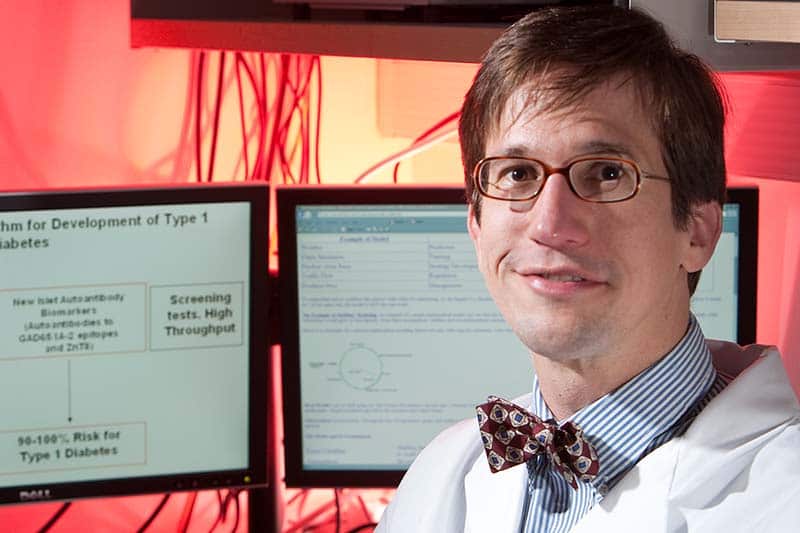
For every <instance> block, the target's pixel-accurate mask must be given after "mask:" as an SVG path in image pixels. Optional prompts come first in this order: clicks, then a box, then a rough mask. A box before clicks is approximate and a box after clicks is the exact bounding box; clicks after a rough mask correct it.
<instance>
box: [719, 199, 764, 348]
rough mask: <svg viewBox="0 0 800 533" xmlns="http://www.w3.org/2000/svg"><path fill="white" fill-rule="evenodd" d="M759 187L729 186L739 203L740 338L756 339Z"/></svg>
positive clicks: (742, 341) (748, 341)
mask: <svg viewBox="0 0 800 533" xmlns="http://www.w3.org/2000/svg"><path fill="white" fill-rule="evenodd" d="M758 198H759V195H758V188H756V187H729V188H728V191H727V199H726V203H735V204H738V205H739V257H738V259H739V262H738V266H739V273H738V279H737V284H738V289H739V293H738V304H737V324H736V342H737V343H738V344H741V345H743V346H744V345H748V344H753V343H754V342H756V319H757V316H758V315H757V307H758V305H757V295H758Z"/></svg>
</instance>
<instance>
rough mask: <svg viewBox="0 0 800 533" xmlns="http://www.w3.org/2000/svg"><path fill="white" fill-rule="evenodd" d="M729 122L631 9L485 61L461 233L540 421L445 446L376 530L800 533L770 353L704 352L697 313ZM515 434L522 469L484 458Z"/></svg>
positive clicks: (572, 14)
mask: <svg viewBox="0 0 800 533" xmlns="http://www.w3.org/2000/svg"><path fill="white" fill-rule="evenodd" d="M723 117H724V111H723V106H722V101H721V98H720V95H719V93H718V92H717V89H716V87H715V84H714V80H713V77H712V75H711V74H710V73H709V72H708V70H707V69H706V67H705V66H704V65H703V64H702V63H701V62H700V61H699V60H698V59H697V58H696V57H694V56H692V55H689V54H686V53H684V52H682V51H680V50H678V49H676V48H675V47H674V46H673V45H672V43H671V42H670V40H669V38H668V36H667V35H666V34H665V32H664V30H663V28H662V27H661V26H660V24H658V23H657V22H655V21H654V20H652V19H651V18H650V17H649V16H647V15H646V14H644V13H642V12H639V11H635V10H633V11H631V10H625V9H619V8H612V7H608V6H605V7H593V8H588V7H579V8H569V9H566V8H553V9H542V10H538V11H535V12H534V13H531V14H530V15H528V16H527V17H525V18H524V19H522V20H521V21H520V22H518V23H517V24H515V25H514V26H512V27H511V28H510V29H509V30H508V31H507V32H506V33H505V34H504V35H503V36H502V37H500V39H499V40H498V41H497V42H496V43H495V44H494V45H493V46H492V48H491V49H490V50H489V52H488V54H487V56H486V58H485V59H484V61H483V63H482V65H481V67H480V70H479V72H478V74H477V76H476V78H475V81H474V83H473V85H472V87H471V89H470V90H469V92H468V94H467V96H466V99H465V102H464V106H463V109H462V117H461V123H460V128H459V132H460V136H461V143H462V157H463V162H464V168H465V177H466V190H467V198H468V202H469V215H468V229H469V233H470V235H471V237H472V240H473V241H474V244H475V250H476V252H477V257H478V264H479V267H480V270H481V272H482V273H483V276H484V278H485V281H486V284H487V286H488V288H489V291H490V293H491V294H492V296H493V298H494V300H495V302H496V303H497V305H498V307H499V308H500V310H501V312H502V313H503V315H504V317H505V318H506V320H507V321H508V322H509V324H510V325H511V327H512V329H513V330H514V332H515V333H516V334H517V336H519V338H520V339H521V340H522V341H523V342H524V343H525V345H526V346H527V347H528V348H529V349H530V351H531V359H532V363H533V367H534V370H535V375H536V377H535V379H534V383H533V394H532V395H531V396H528V397H526V398H523V399H519V400H517V403H518V404H520V405H521V406H522V407H524V408H525V409H527V410H528V411H530V412H531V413H532V414H533V415H535V416H536V417H538V418H532V417H529V416H528V415H527V414H521V413H522V412H521V411H517V410H516V408H515V407H513V406H508V404H505V403H503V402H499V401H498V402H495V403H493V404H491V405H487V406H484V407H482V408H481V413H480V414H479V418H480V421H481V428H480V430H479V427H478V424H477V423H476V422H475V421H474V420H468V421H465V422H462V423H460V424H458V425H456V426H454V427H452V428H450V429H448V430H447V431H445V432H444V433H442V434H441V435H439V436H438V437H437V438H436V439H435V440H434V441H433V442H432V443H431V444H430V445H429V446H428V447H427V448H426V449H425V450H424V451H423V452H422V453H421V454H420V456H419V457H418V458H417V460H416V461H415V463H414V464H413V465H412V467H411V468H410V469H409V471H408V473H407V474H406V476H405V478H404V479H403V482H402V484H401V485H400V488H399V490H398V492H397V494H396V496H395V498H394V500H393V502H392V503H391V504H390V506H389V507H388V508H387V510H386V512H385V513H384V516H383V517H382V520H381V524H380V526H379V527H378V531H381V532H393V533H397V532H413V533H425V532H437V533H442V532H450V531H472V532H481V533H482V532H486V533H495V532H500V533H502V532H515V533H516V532H519V531H521V532H540V531H647V532H650V531H703V532H706V531H725V529H726V528H727V530H729V531H745V530H753V529H756V528H758V529H759V530H760V531H796V530H797V529H796V528H798V527H800V460H798V459H800V452H799V451H798V450H800V426H799V425H798V420H799V419H800V406H798V402H797V399H796V398H795V396H794V394H793V392H792V390H791V387H790V386H789V383H788V380H787V377H786V374H785V371H784V370H783V367H782V364H781V360H780V356H779V354H778V353H777V352H776V351H775V350H774V349H765V348H763V347H750V348H747V349H741V348H739V347H738V346H735V345H732V344H728V343H720V342H713V341H708V342H707V341H706V340H705V339H704V337H703V334H702V332H701V331H700V328H699V326H698V324H697V321H696V320H695V318H694V317H693V316H692V315H691V313H690V311H689V299H690V296H691V293H692V292H693V291H694V288H695V287H696V285H697V280H698V276H699V272H700V270H701V269H702V268H703V266H704V265H705V264H706V263H707V262H708V260H709V259H710V257H711V255H712V253H713V251H714V247H715V245H716V242H717V239H718V237H719V234H720V229H721V204H722V202H723V200H724V195H725V164H724V158H723V138H722V131H723ZM487 356H491V354H487ZM464 364H465V365H467V364H469V361H464ZM509 412H512V413H516V414H515V415H514V416H516V417H519V420H522V421H523V422H524V424H528V425H529V426H530V427H531V428H535V429H533V430H532V431H533V433H535V437H531V436H530V435H529V436H527V437H526V436H524V435H523V434H522V433H513V432H510V431H511V429H513V428H512V427H511V426H510V425H508V423H507V422H505V421H507V420H509V419H508V418H506V416H507V415H508V413H509ZM495 413H500V414H498V417H499V418H498V419H497V420H495V418H494V415H495ZM512 418H513V417H512ZM489 419H491V420H495V422H496V423H498V424H499V423H500V422H501V421H502V423H503V424H506V425H501V426H500V428H501V429H500V430H497V429H496V428H497V425H496V424H495V426H492V429H491V430H489V429H487V428H488V427H489V426H487V425H484V424H493V423H495V422H487V420H489ZM523 422H520V424H521V425H524V424H523ZM526 427H527V426H526ZM520 431H521V430H520ZM540 431H542V432H540ZM537 432H539V433H537ZM511 435H517V436H516V437H514V438H517V439H528V440H527V441H524V442H525V443H526V444H525V446H526V447H528V446H529V447H530V450H533V451H532V452H531V454H529V455H527V456H525V457H524V458H522V459H520V458H519V457H517V456H516V455H515V454H517V455H518V454H519V453H520V448H522V445H520V446H519V447H518V448H514V449H513V450H512V448H511V447H509V448H502V450H505V451H497V450H498V448H496V446H497V445H498V440H503V442H504V444H508V443H507V442H506V441H507V440H509V439H511ZM505 437H508V438H507V439H506V438H505ZM534 438H535V439H538V442H541V443H542V446H541V449H539V448H537V446H538V444H537V441H534V440H531V439H534ZM584 439H585V440H584ZM514 442H517V441H514ZM519 442H523V440H520V441H519ZM559 443H561V444H559ZM576 443H577V444H576ZM584 443H587V444H584ZM559 446H561V447H560V448H559ZM568 448H569V449H568ZM573 448H575V449H579V450H580V451H579V453H578V455H575V454H573V455H570V454H571V453H572V451H570V450H572V449H573ZM526 449H528V448H526ZM530 450H529V451H530ZM537 450H538V451H537ZM504 454H505V455H504ZM573 457H578V459H576V460H575V461H574V466H569V465H567V463H570V461H572V458H573ZM487 458H488V459H489V462H487ZM595 458H596V459H597V462H595V461H594V460H595ZM515 462H518V463H522V462H524V464H521V465H520V466H515V467H513V468H508V469H503V470H502V471H499V472H497V473H492V469H495V468H497V467H504V466H508V464H512V463H515ZM490 463H491V467H492V468H491V469H490ZM565 465H567V466H565Z"/></svg>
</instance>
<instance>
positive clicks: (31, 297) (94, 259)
mask: <svg viewBox="0 0 800 533" xmlns="http://www.w3.org/2000/svg"><path fill="white" fill-rule="evenodd" d="M268 198H269V194H268V188H267V186H266V185H250V184H248V185H236V186H235V185H203V186H177V185H176V186H168V187H155V188H146V187H141V188H139V187H137V188H115V189H107V190H97V191H41V192H35V193H19V192H14V193H0V323H2V324H3V333H4V334H3V335H2V336H0V503H17V502H24V501H38V500H58V499H75V498H84V497H93V496H109V495H123V494H140V493H151V492H168V491H175V490H194V489H203V488H219V487H233V486H243V487H248V486H260V485H263V484H265V483H266V480H267V454H266V446H267V435H266V431H267V429H266V428H267V393H266V384H267V383H268V378H269V376H268V366H267V339H266V335H265V331H266V329H267V328H266V327H265V322H266V319H267V305H268V303H269V301H268V298H267V287H266V285H267V275H268V274H267V224H268V222H267V221H268V216H267V209H268V205H269V204H268Z"/></svg>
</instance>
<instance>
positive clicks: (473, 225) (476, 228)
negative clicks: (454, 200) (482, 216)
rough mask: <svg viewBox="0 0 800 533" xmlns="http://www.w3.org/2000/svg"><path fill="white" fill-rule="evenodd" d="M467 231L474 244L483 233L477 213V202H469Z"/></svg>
mask: <svg viewBox="0 0 800 533" xmlns="http://www.w3.org/2000/svg"><path fill="white" fill-rule="evenodd" d="M467 231H468V232H469V236H470V238H471V239H472V242H473V243H474V244H477V243H478V238H479V237H480V233H481V225H480V223H479V222H478V219H477V217H476V215H475V204H469V208H468V209H467Z"/></svg>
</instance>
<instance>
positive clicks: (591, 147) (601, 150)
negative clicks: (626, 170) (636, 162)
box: [578, 140, 633, 157]
mask: <svg viewBox="0 0 800 533" xmlns="http://www.w3.org/2000/svg"><path fill="white" fill-rule="evenodd" d="M578 153H580V154H616V155H619V156H628V157H632V156H633V150H631V148H630V147H629V146H626V145H624V144H619V143H614V142H608V141H600V140H597V141H589V142H586V143H583V144H581V145H579V146H578Z"/></svg>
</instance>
